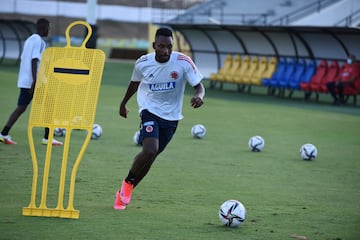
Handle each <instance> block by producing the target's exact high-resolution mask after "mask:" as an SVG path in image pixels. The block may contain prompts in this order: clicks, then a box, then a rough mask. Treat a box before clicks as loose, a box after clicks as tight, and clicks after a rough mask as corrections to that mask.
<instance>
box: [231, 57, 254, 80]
mask: <svg viewBox="0 0 360 240" xmlns="http://www.w3.org/2000/svg"><path fill="white" fill-rule="evenodd" d="M249 66H250V57H249V55H245V56H244V57H243V59H242V60H241V66H240V68H238V70H237V71H236V72H235V73H234V75H233V80H234V83H238V84H241V79H242V77H243V75H244V73H245V71H247V70H248V68H249Z"/></svg>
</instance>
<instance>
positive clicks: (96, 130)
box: [91, 123, 103, 139]
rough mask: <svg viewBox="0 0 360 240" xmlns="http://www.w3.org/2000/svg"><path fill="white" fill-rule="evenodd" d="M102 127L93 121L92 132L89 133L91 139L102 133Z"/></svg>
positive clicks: (98, 136)
mask: <svg viewBox="0 0 360 240" xmlns="http://www.w3.org/2000/svg"><path fill="white" fill-rule="evenodd" d="M102 132H103V130H102V127H101V126H100V125H99V124H97V123H95V124H94V126H93V129H92V134H91V139H98V138H100V137H101V135H102Z"/></svg>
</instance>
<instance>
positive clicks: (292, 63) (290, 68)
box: [270, 58, 296, 88]
mask: <svg viewBox="0 0 360 240" xmlns="http://www.w3.org/2000/svg"><path fill="white" fill-rule="evenodd" d="M295 67H296V59H295V58H291V59H289V60H288V61H287V64H286V68H285V70H284V72H283V73H282V74H281V75H280V76H279V77H278V78H273V79H271V80H270V87H272V88H278V87H280V82H285V83H287V82H288V81H289V79H290V78H291V77H292V75H293V74H294V71H295Z"/></svg>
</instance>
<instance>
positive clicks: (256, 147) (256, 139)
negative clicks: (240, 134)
mask: <svg viewBox="0 0 360 240" xmlns="http://www.w3.org/2000/svg"><path fill="white" fill-rule="evenodd" d="M264 147H265V140H264V139H263V138H262V137H261V136H253V137H251V138H250V139H249V148H250V149H251V151H253V152H260V151H262V150H263V149H264Z"/></svg>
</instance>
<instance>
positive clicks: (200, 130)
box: [191, 124, 206, 139]
mask: <svg viewBox="0 0 360 240" xmlns="http://www.w3.org/2000/svg"><path fill="white" fill-rule="evenodd" d="M205 135H206V128H205V126H204V125H202V124H196V125H194V126H193V127H192V128H191V136H192V137H193V138H197V139H201V138H204V137H205Z"/></svg>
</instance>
